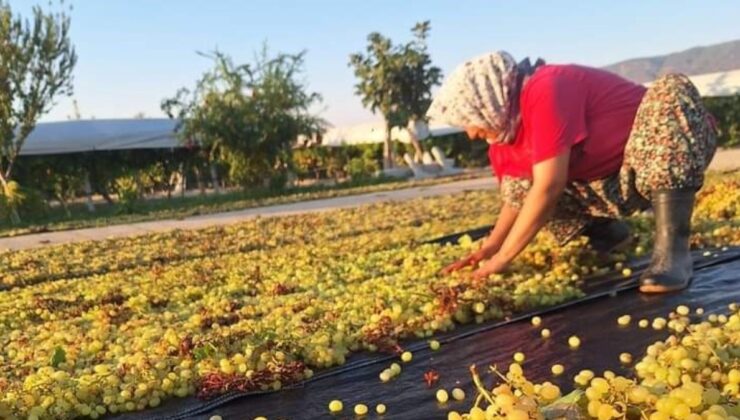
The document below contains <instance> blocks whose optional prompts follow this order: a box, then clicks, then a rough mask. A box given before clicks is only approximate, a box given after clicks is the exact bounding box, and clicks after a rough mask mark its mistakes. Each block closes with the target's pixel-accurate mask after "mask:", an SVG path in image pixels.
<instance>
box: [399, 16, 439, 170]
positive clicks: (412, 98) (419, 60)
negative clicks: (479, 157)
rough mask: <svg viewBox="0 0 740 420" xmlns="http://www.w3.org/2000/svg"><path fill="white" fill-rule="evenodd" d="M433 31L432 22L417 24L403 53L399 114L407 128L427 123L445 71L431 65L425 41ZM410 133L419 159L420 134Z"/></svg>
mask: <svg viewBox="0 0 740 420" xmlns="http://www.w3.org/2000/svg"><path fill="white" fill-rule="evenodd" d="M430 30H431V26H430V23H429V21H425V22H419V23H417V24H416V25H414V27H413V29H412V30H411V31H412V33H413V34H414V38H415V39H414V40H413V41H411V42H409V43H407V44H406V45H404V46H403V50H402V57H403V59H404V60H403V61H404V66H403V67H402V68H401V77H400V79H401V80H402V83H401V85H400V103H399V111H400V112H401V118H400V119H401V121H403V122H405V125H406V126H407V127H410V126H412V125H413V126H414V127H415V128H416V127H418V126H417V124H419V123H424V124H426V122H427V120H426V112H427V109H429V105H431V104H432V88H433V87H434V86H436V85H438V84H440V83H441V81H442V70H441V69H440V68H439V67H435V66H432V58H431V56H430V55H429V53H428V51H427V43H426V40H427V38H428V37H429V31H430ZM409 134H410V135H411V141H412V143H413V144H414V148H415V149H416V160H419V159H421V145H420V144H419V139H418V138H417V133H416V132H415V131H411V130H409Z"/></svg>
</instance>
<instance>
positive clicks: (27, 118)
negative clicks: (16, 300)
mask: <svg viewBox="0 0 740 420" xmlns="http://www.w3.org/2000/svg"><path fill="white" fill-rule="evenodd" d="M32 14H33V18H32V19H31V20H30V21H29V20H26V19H23V18H22V17H21V16H15V15H13V11H12V10H11V9H10V5H9V4H7V3H5V2H4V1H2V0H0V185H1V186H2V193H3V195H5V196H6V197H5V199H4V200H3V201H4V202H5V203H16V202H17V201H18V200H16V199H14V198H12V197H10V195H11V194H13V193H14V192H17V191H19V189H18V186H17V185H13V184H15V182H14V181H13V180H12V179H13V169H14V165H15V163H16V160H17V158H18V155H19V153H20V150H21V147H23V143H24V141H25V140H26V138H27V137H28V135H29V134H30V133H31V131H33V129H34V127H35V126H36V122H37V121H38V119H39V118H40V117H41V116H42V115H43V114H45V113H46V112H48V111H49V109H50V108H51V106H52V105H53V100H54V98H55V97H57V96H59V95H70V94H71V93H72V70H73V69H74V66H75V63H76V62H77V55H76V53H75V50H74V47H73V45H72V43H71V41H70V38H69V28H70V18H69V17H68V16H67V15H66V14H65V13H64V12H63V11H60V12H45V11H44V10H42V9H41V8H40V7H38V6H36V7H34V8H33V12H32ZM16 204H17V203H16ZM10 213H11V218H12V219H13V220H14V221H15V222H18V221H19V220H20V218H19V217H18V214H17V211H16V210H15V208H12V209H10Z"/></svg>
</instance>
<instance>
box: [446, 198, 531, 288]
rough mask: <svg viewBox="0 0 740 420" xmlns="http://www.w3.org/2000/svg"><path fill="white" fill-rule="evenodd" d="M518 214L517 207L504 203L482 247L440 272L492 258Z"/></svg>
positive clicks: (455, 269)
mask: <svg viewBox="0 0 740 420" xmlns="http://www.w3.org/2000/svg"><path fill="white" fill-rule="evenodd" d="M516 215H517V211H516V209H514V208H513V207H511V206H509V205H508V204H506V203H504V205H503V206H502V207H501V212H500V213H499V216H498V220H497V221H496V225H495V226H494V227H493V230H492V231H491V233H490V234H489V235H488V237H487V238H486V239H485V240H484V241H483V243H482V244H481V247H480V249H479V250H477V251H475V252H472V253H470V255H468V256H466V257H465V258H461V259H459V260H457V261H455V262H454V263H452V264H450V265H448V266H447V267H445V268H443V269H442V270H441V271H440V273H441V274H450V273H452V272H454V271H458V270H461V269H463V268H465V267H470V266H475V265H476V264H478V263H479V262H481V261H483V260H485V259H487V258H491V256H493V255H494V254H496V253H497V252H498V250H499V248H501V244H502V243H503V242H504V239H506V235H507V234H508V233H509V230H510V229H511V226H512V225H514V221H515V220H516Z"/></svg>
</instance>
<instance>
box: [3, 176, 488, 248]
mask: <svg viewBox="0 0 740 420" xmlns="http://www.w3.org/2000/svg"><path fill="white" fill-rule="evenodd" d="M482 174H488V172H482V171H481V172H470V173H465V174H462V175H457V176H452V177H444V178H433V179H427V180H418V181H417V180H407V179H403V180H399V179H396V178H373V179H368V180H361V181H349V182H344V183H341V184H337V185H333V186H325V185H319V186H304V187H293V188H287V189H284V190H279V191H276V190H270V189H250V190H241V191H232V192H226V193H222V194H218V195H216V194H210V195H205V196H202V195H199V196H191V197H172V198H169V199H167V198H157V199H148V200H141V201H140V202H138V203H137V204H136V206H135V211H134V212H133V213H126V212H124V208H123V207H122V206H121V205H119V204H117V203H116V204H112V205H109V204H102V205H98V206H96V211H95V212H94V213H90V212H88V211H87V209H86V207H85V205H84V204H83V203H75V204H72V205H70V206H69V212H70V214H67V213H66V212H65V211H64V210H63V209H62V208H59V207H55V208H51V209H49V210H48V212H47V214H44V215H37V216H33V215H30V216H29V215H22V217H23V221H22V222H21V223H20V224H16V225H12V224H10V223H8V222H6V221H3V222H2V223H0V238H2V237H10V236H20V235H28V234H32V233H39V232H53V231H63V230H72V229H83V228H93V227H103V226H110V225H119V224H127V223H136V222H145V221H153V220H164V219H182V218H185V217H189V216H196V215H202V214H212V213H222V212H228V211H236V210H244V209H249V208H254V207H261V206H269V205H276V204H288V203H296V202H300V201H308V200H316V199H324V198H333V197H343V196H349V195H356V194H366V193H373V192H383V191H392V190H397V189H403V188H412V187H419V186H429V185H436V184H442V183H447V182H451V181H459V180H464V179H472V178H478V177H480V176H481V175H482Z"/></svg>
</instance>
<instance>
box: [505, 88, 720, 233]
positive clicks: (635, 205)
mask: <svg viewBox="0 0 740 420" xmlns="http://www.w3.org/2000/svg"><path fill="white" fill-rule="evenodd" d="M716 134H717V133H716V131H715V129H714V126H713V124H712V122H711V117H710V115H709V113H708V111H707V110H706V108H705V107H704V104H703V102H702V100H701V97H700V96H699V92H698V91H697V89H696V87H695V86H694V85H693V84H692V83H691V81H689V79H688V77H686V76H684V75H681V74H669V75H666V76H663V77H661V78H659V79H658V80H656V81H655V83H653V85H652V86H650V88H648V90H647V92H646V93H645V96H644V97H643V99H642V102H641V103H640V106H639V108H638V110H637V114H636V116H635V121H634V123H633V126H632V131H631V133H630V137H629V139H628V140H627V144H626V146H625V149H624V160H623V163H622V167H621V168H620V170H619V172H617V173H614V174H612V175H610V176H608V177H606V178H603V179H599V180H595V181H590V182H585V181H573V182H570V183H569V184H568V186H567V187H566V189H565V192H564V193H563V195H562V196H561V197H560V199H559V201H558V203H557V205H556V208H555V212H554V214H553V216H552V217H551V219H550V221H549V222H548V224H547V225H546V227H545V229H546V230H548V231H549V232H550V233H552V234H553V235H554V236H555V238H556V239H557V240H558V241H559V242H560V243H561V244H562V243H566V242H568V241H569V240H570V239H572V238H573V237H575V236H577V235H578V234H579V233H580V232H581V231H582V230H583V229H584V228H585V227H586V226H588V224H589V223H590V222H591V221H592V220H593V218H595V217H608V218H617V217H620V216H627V215H630V214H632V213H634V212H635V211H638V210H645V209H647V208H649V207H650V197H651V196H652V192H653V191H661V190H675V189H694V190H698V189H699V188H701V186H702V183H703V182H704V171H705V170H706V169H707V166H709V162H710V161H711V160H712V157H713V156H714V152H715V150H716ZM530 187H531V181H530V180H528V179H520V178H512V177H503V179H502V182H501V194H502V197H503V200H504V202H505V203H507V204H508V205H510V206H512V207H514V208H520V207H521V206H522V204H523V203H524V198H525V197H526V195H527V192H528V191H529V188H530Z"/></svg>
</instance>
